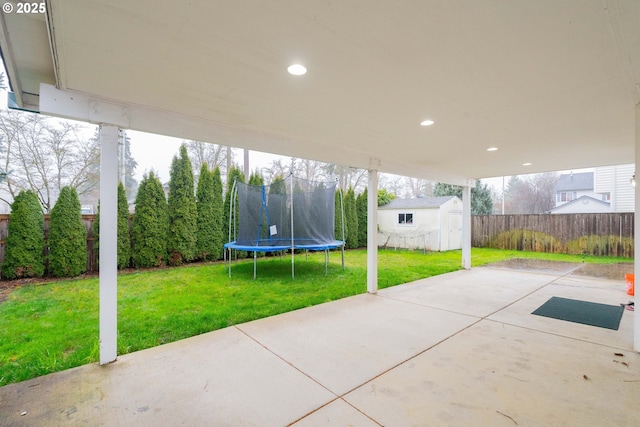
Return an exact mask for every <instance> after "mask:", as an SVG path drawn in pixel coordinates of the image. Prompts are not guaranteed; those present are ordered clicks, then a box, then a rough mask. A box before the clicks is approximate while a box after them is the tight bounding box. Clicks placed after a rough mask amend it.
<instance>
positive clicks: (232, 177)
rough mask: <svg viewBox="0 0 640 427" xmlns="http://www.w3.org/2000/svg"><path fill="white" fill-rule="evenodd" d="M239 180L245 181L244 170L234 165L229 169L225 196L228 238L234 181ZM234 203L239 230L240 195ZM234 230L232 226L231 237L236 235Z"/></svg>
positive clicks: (236, 226)
mask: <svg viewBox="0 0 640 427" xmlns="http://www.w3.org/2000/svg"><path fill="white" fill-rule="evenodd" d="M236 180H237V181H238V182H244V174H243V173H242V171H241V170H240V169H239V168H238V167H236V166H232V167H231V170H230V171H229V176H228V178H227V192H226V194H225V197H224V224H223V227H224V230H225V237H226V238H227V239H228V234H229V224H230V222H231V219H230V217H229V209H230V208H231V189H232V188H233V183H234V182H235V181H236ZM233 205H234V211H235V212H234V214H233V216H234V217H235V230H236V232H237V230H238V225H239V218H238V196H237V194H236V199H235V200H234V202H233ZM233 230H234V227H233V226H232V227H231V239H232V240H233V239H234V235H233Z"/></svg>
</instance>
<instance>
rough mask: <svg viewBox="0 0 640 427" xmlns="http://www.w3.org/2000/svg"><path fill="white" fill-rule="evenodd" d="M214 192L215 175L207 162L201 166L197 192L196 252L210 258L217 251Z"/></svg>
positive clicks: (201, 256) (199, 255) (206, 258)
mask: <svg viewBox="0 0 640 427" xmlns="http://www.w3.org/2000/svg"><path fill="white" fill-rule="evenodd" d="M213 199H214V194H213V175H212V174H211V172H209V168H208V167H207V164H206V163H203V164H202V167H201V168H200V176H199V178H198V190H197V192H196V210H197V212H198V234H197V242H196V253H197V254H198V258H200V259H203V260H210V259H212V258H213V255H214V252H215V246H216V244H217V242H216V241H215V234H216V225H217V224H216V218H215V208H214V205H213V203H214V200H213Z"/></svg>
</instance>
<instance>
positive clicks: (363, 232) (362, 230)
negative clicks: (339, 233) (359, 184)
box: [356, 191, 368, 248]
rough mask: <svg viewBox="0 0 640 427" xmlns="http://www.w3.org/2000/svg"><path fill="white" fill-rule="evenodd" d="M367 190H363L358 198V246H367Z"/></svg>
mask: <svg viewBox="0 0 640 427" xmlns="http://www.w3.org/2000/svg"><path fill="white" fill-rule="evenodd" d="M367 209H368V206H367V192H366V191H363V192H362V193H360V194H358V197H357V198H356V210H357V211H358V247H361V248H364V247H366V246H367Z"/></svg>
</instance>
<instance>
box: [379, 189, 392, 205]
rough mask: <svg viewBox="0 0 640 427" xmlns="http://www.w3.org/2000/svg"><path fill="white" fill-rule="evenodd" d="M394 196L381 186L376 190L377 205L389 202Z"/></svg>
mask: <svg viewBox="0 0 640 427" xmlns="http://www.w3.org/2000/svg"><path fill="white" fill-rule="evenodd" d="M395 198H396V195H395V194H393V193H390V192H389V191H388V190H387V189H386V188H381V189H380V190H378V206H382V205H386V204H387V203H391V201H392V200H393V199H395Z"/></svg>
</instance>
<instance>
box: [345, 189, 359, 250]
mask: <svg viewBox="0 0 640 427" xmlns="http://www.w3.org/2000/svg"><path fill="white" fill-rule="evenodd" d="M344 205H345V206H344V207H345V216H346V219H345V222H346V223H347V224H348V226H347V234H346V236H347V245H346V248H347V249H356V248H357V247H358V214H357V211H356V195H355V192H354V191H353V187H349V190H348V191H347V194H346V195H345V199H344Z"/></svg>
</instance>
